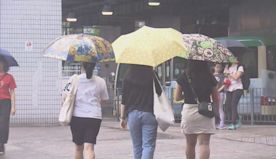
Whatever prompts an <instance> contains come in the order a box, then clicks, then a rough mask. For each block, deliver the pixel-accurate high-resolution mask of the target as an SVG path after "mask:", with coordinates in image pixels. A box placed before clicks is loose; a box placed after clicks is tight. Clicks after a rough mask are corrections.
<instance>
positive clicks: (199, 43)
mask: <svg viewBox="0 0 276 159" xmlns="http://www.w3.org/2000/svg"><path fill="white" fill-rule="evenodd" d="M183 40H184V45H185V46H186V48H187V49H188V57H187V59H192V60H201V61H210V62H217V63H228V62H234V61H236V60H237V59H236V58H235V56H234V55H233V54H232V53H231V52H230V51H229V50H228V49H227V48H226V47H224V46H223V45H222V44H221V43H219V42H218V41H216V40H215V39H212V38H210V37H208V36H205V35H201V34H183Z"/></svg>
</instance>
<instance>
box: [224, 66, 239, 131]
mask: <svg viewBox="0 0 276 159" xmlns="http://www.w3.org/2000/svg"><path fill="white" fill-rule="evenodd" d="M224 73H225V76H226V77H227V79H228V80H229V81H230V85H229V86H228V87H227V89H226V101H225V105H226V110H227V112H228V114H229V117H230V118H231V123H230V125H229V126H228V129H229V130H236V129H237V128H238V127H239V126H240V122H241V118H239V114H238V104H239V101H240V98H241V96H242V95H243V84H242V80H241V76H242V75H243V73H244V68H243V66H241V65H239V62H238V61H236V62H233V63H232V64H231V65H230V66H228V65H227V66H226V67H225V69H224Z"/></svg>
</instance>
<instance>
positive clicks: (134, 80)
mask: <svg viewBox="0 0 276 159" xmlns="http://www.w3.org/2000/svg"><path fill="white" fill-rule="evenodd" d="M154 79H155V78H154V71H153V67H150V66H142V65H130V66H129V69H128V71H127V73H126V76H125V78H124V81H123V96H122V106H121V118H120V125H121V127H122V128H126V125H127V123H128V127H129V130H130V136H131V139H132V144H133V153H134V159H153V155H154V150H155V144H156V136H157V121H156V119H155V116H154V114H153V93H154V92H153V80H154ZM155 87H156V92H157V94H159V95H160V94H161V92H162V90H161V87H160V85H159V84H158V82H155ZM126 117H128V120H126Z"/></svg>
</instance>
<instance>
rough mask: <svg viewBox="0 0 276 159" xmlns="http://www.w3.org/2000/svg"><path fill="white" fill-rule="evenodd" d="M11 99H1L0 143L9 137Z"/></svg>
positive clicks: (4, 142)
mask: <svg viewBox="0 0 276 159" xmlns="http://www.w3.org/2000/svg"><path fill="white" fill-rule="evenodd" d="M10 114H11V100H0V144H6V143H7V142H8V139H9V128H10Z"/></svg>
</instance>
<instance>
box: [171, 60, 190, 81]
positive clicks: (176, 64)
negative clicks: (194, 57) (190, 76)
mask: <svg viewBox="0 0 276 159" xmlns="http://www.w3.org/2000/svg"><path fill="white" fill-rule="evenodd" d="M186 67H187V60H186V59H184V58H180V57H176V58H174V59H173V79H174V80H176V79H177V78H178V77H179V75H181V74H182V73H183V72H184V69H185V68H186Z"/></svg>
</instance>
